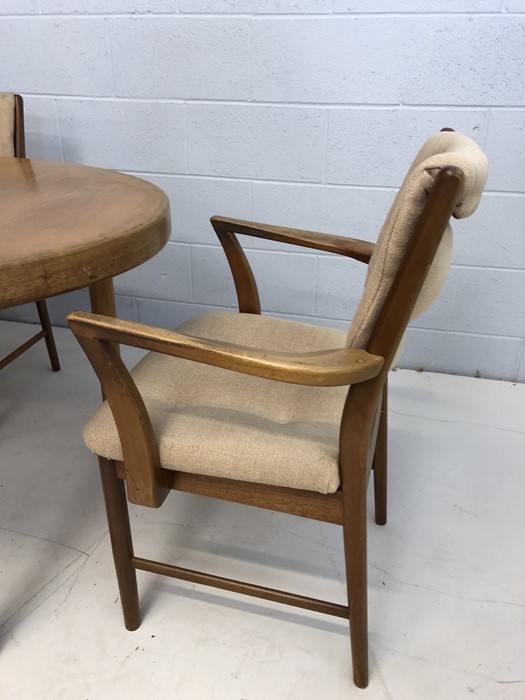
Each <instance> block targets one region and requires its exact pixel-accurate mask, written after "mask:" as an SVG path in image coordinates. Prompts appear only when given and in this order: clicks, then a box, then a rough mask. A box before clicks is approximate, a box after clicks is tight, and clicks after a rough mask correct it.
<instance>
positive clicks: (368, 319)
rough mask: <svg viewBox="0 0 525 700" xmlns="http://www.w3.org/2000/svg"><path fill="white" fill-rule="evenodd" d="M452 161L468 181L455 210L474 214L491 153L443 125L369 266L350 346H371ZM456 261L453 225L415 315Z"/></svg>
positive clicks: (411, 175)
mask: <svg viewBox="0 0 525 700" xmlns="http://www.w3.org/2000/svg"><path fill="white" fill-rule="evenodd" d="M446 165H454V166H457V167H458V168H461V170H462V171H463V173H464V175H465V185H464V187H463V192H462V196H461V198H460V199H459V201H458V203H457V205H456V208H455V210H454V213H453V216H454V217H455V218H457V219H460V218H463V217H465V216H470V214H472V213H473V212H474V211H475V210H476V208H477V206H478V204H479V200H480V198H481V194H482V192H483V187H484V186H485V182H486V180H487V158H486V156H485V154H484V153H483V151H482V150H481V149H480V148H479V146H477V144H476V143H474V141H472V139H470V138H469V137H468V136H465V135H464V134H460V133H458V132H455V131H442V132H440V133H438V134H436V135H435V136H433V137H432V138H430V139H429V140H428V141H427V142H426V143H425V145H424V146H423V148H422V149H421V150H420V151H419V153H418V154H417V156H416V158H415V159H414V162H413V163H412V166H411V167H410V170H409V172H408V175H407V177H406V178H405V181H404V182H403V185H402V186H401V189H400V190H399V192H398V195H397V197H396V198H395V200H394V203H393V204H392V207H391V209H390V212H389V213H388V216H387V218H386V221H385V223H384V225H383V228H382V229H381V232H380V234H379V238H378V240H377V244H376V247H375V249H374V253H373V255H372V258H371V260H370V263H369V266H368V274H367V278H366V284H365V289H364V292H363V296H362V298H361V301H360V303H359V306H358V308H357V311H356V314H355V316H354V319H353V321H352V325H351V326H350V330H349V332H348V338H347V344H348V345H349V346H350V347H355V348H365V347H366V346H367V343H368V340H369V338H370V334H371V332H372V329H373V327H374V324H375V322H376V321H377V319H378V317H379V314H380V311H381V308H382V305H383V302H384V301H385V298H386V296H387V294H388V291H389V289H390V286H391V284H392V282H393V280H394V278H395V275H396V273H397V270H398V269H399V264H400V262H401V259H402V256H403V253H404V251H405V249H406V246H407V243H408V241H409V240H410V236H411V235H412V233H413V231H414V227H415V224H416V222H417V219H418V217H419V215H420V213H421V211H422V209H423V207H424V205H425V201H426V198H427V196H428V193H429V191H430V189H431V187H432V185H433V183H434V180H435V178H436V175H437V174H438V172H439V170H440V169H441V168H443V167H445V166H446ZM451 262H452V229H451V228H450V226H449V227H448V228H447V230H446V232H445V234H444V236H443V239H442V242H441V245H440V246H439V248H438V251H437V253H436V256H435V258H434V262H433V264H432V267H431V269H430V270H429V273H428V276H427V280H426V282H425V284H424V286H423V288H422V290H421V294H420V296H419V299H418V301H417V302H416V306H415V308H414V312H413V314H412V317H411V318H412V319H414V318H417V316H419V315H421V314H422V313H423V312H424V311H426V309H428V307H429V306H430V305H431V304H432V303H433V302H434V300H435V299H436V297H437V295H438V294H439V292H440V291H441V289H442V287H443V285H444V283H445V281H446V278H447V275H448V270H449V268H450V263H451Z"/></svg>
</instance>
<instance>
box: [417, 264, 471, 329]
mask: <svg viewBox="0 0 525 700" xmlns="http://www.w3.org/2000/svg"><path fill="white" fill-rule="evenodd" d="M458 274H460V272H459V273H458V269H457V268H455V267H453V268H451V270H450V272H449V275H448V279H447V281H446V282H445V286H444V287H443V289H442V290H441V292H440V294H439V295H438V297H437V299H436V300H435V301H434V303H433V304H432V306H431V307H430V309H428V310H427V311H425V313H424V314H422V315H421V316H419V318H416V319H415V320H414V321H411V323H410V326H411V327H412V328H430V329H433V330H440V331H448V330H450V328H451V325H452V316H453V314H454V312H455V306H454V304H455V299H456V286H457V285H456V279H457V276H458Z"/></svg>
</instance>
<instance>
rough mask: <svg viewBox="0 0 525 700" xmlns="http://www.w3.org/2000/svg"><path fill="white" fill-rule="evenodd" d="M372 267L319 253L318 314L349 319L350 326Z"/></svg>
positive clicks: (348, 324)
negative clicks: (368, 271)
mask: <svg viewBox="0 0 525 700" xmlns="http://www.w3.org/2000/svg"><path fill="white" fill-rule="evenodd" d="M367 269H368V267H367V266H366V265H363V264H362V263H358V262H356V261H355V260H350V259H348V258H341V257H339V256H335V255H330V256H328V255H323V256H321V255H320V256H319V275H318V278H317V295H316V300H315V314H316V316H322V317H326V318H336V319H341V320H345V321H347V328H348V327H349V326H350V321H351V319H352V318H353V316H354V313H355V311H356V309H357V305H358V304H359V300H360V299H361V296H362V294H363V288H364V284H365V277H366V273H367Z"/></svg>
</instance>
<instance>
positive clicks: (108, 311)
mask: <svg viewBox="0 0 525 700" xmlns="http://www.w3.org/2000/svg"><path fill="white" fill-rule="evenodd" d="M89 300H90V302H91V311H92V312H93V313H94V314H100V315H101V316H112V317H113V318H116V316H117V305H116V303H115V290H114V288H113V278H112V277H108V279H105V280H99V281H98V282H93V284H91V285H90V286H89ZM114 347H115V350H116V351H117V352H118V353H120V348H119V346H118V345H115V346H114ZM102 398H103V399H104V398H105V396H104V392H102Z"/></svg>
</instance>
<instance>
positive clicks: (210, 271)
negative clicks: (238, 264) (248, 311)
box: [191, 245, 237, 308]
mask: <svg viewBox="0 0 525 700" xmlns="http://www.w3.org/2000/svg"><path fill="white" fill-rule="evenodd" d="M191 279H192V288H193V296H192V299H193V301H194V302H197V303H198V304H206V305H209V304H213V305H217V306H223V307H231V308H233V307H236V306H237V296H236V294H235V286H234V284H233V279H232V275H231V272H230V268H229V266H228V261H227V260H226V256H225V255H224V252H223V250H222V248H218V247H217V246H200V245H199V246H197V245H192V246H191Z"/></svg>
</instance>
